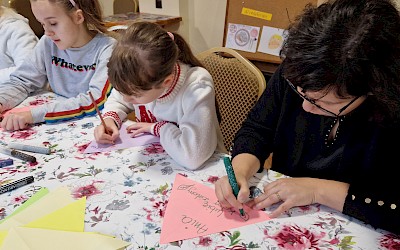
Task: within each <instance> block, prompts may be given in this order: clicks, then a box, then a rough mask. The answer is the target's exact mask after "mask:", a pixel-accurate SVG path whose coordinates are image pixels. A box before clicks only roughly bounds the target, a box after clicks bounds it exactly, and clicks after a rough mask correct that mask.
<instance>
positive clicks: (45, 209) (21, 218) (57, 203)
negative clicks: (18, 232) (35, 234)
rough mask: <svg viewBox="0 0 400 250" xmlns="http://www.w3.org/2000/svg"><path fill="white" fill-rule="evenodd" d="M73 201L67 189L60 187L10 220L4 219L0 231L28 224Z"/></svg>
mask: <svg viewBox="0 0 400 250" xmlns="http://www.w3.org/2000/svg"><path fill="white" fill-rule="evenodd" d="M74 201H75V200H74V199H73V198H72V197H71V195H70V191H69V190H68V188H66V187H62V188H59V189H56V190H54V191H52V192H50V193H48V194H47V195H45V196H43V197H42V198H41V199H40V200H38V201H37V202H35V203H33V204H32V205H30V206H29V207H28V208H25V209H24V210H22V211H20V212H19V213H17V214H16V215H14V216H12V217H11V218H9V219H8V218H6V220H5V221H4V222H3V223H1V224H0V231H1V230H3V231H4V230H8V229H10V228H11V227H16V226H22V225H25V224H28V223H29V222H32V221H34V220H37V219H39V218H41V217H43V216H45V215H47V214H49V213H52V212H54V211H56V210H58V209H60V208H62V207H65V206H66V205H68V204H70V203H72V202H74Z"/></svg>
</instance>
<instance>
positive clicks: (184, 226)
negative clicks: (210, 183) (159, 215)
mask: <svg viewBox="0 0 400 250" xmlns="http://www.w3.org/2000/svg"><path fill="white" fill-rule="evenodd" d="M244 212H245V214H244V216H241V215H240V213H239V211H236V209H222V208H221V206H220V204H219V202H218V199H217V197H216V195H215V192H214V189H212V188H210V187H207V186H205V185H203V184H201V183H198V182H196V181H193V180H190V179H188V178H186V177H184V176H182V175H180V174H178V175H176V177H175V181H174V184H173V187H172V191H171V195H170V197H169V201H168V206H167V209H166V211H165V216H164V219H163V224H162V228H161V237H160V244H166V243H169V242H173V241H178V240H184V239H190V238H194V237H199V236H204V235H209V234H213V233H218V232H222V231H225V230H229V229H232V228H237V227H242V226H245V225H250V224H254V223H258V222H262V221H266V220H269V219H270V218H269V217H268V215H267V214H266V213H265V212H264V211H260V210H253V209H251V208H249V207H247V206H244Z"/></svg>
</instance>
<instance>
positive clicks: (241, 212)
mask: <svg viewBox="0 0 400 250" xmlns="http://www.w3.org/2000/svg"><path fill="white" fill-rule="evenodd" d="M239 212H240V215H241V216H244V211H243V208H241V209H239Z"/></svg>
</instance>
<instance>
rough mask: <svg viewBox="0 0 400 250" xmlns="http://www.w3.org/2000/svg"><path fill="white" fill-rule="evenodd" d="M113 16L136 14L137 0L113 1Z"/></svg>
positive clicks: (137, 9)
mask: <svg viewBox="0 0 400 250" xmlns="http://www.w3.org/2000/svg"><path fill="white" fill-rule="evenodd" d="M113 9H114V14H126V13H129V12H138V11H139V4H138V0H114V2H113Z"/></svg>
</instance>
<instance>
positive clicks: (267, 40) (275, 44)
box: [258, 26, 286, 56]
mask: <svg viewBox="0 0 400 250" xmlns="http://www.w3.org/2000/svg"><path fill="white" fill-rule="evenodd" d="M285 32H286V30H284V29H279V28H273V27H268V26H263V29H262V33H261V38H260V44H259V45H258V51H259V52H263V53H267V54H270V55H274V56H279V52H280V51H281V49H282V46H283V42H284V40H285Z"/></svg>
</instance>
